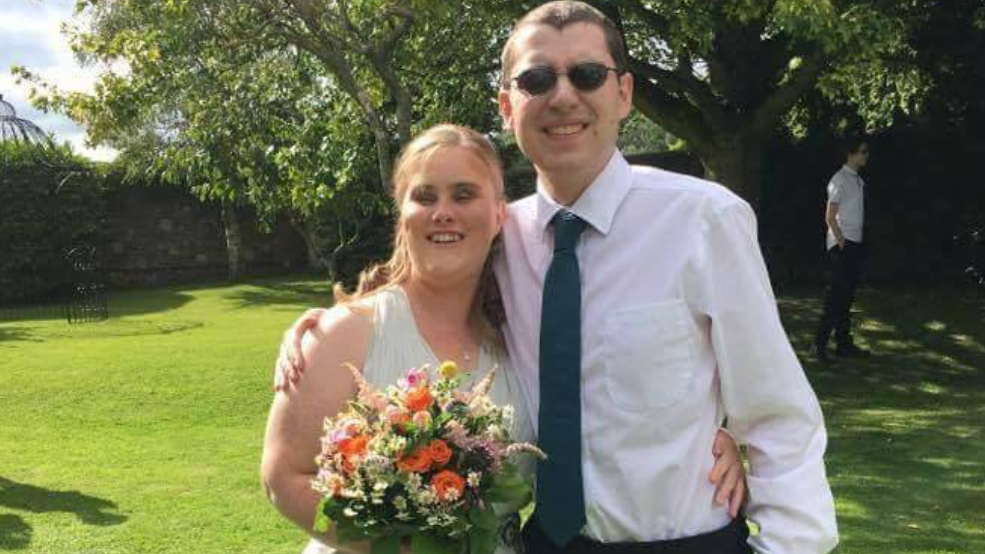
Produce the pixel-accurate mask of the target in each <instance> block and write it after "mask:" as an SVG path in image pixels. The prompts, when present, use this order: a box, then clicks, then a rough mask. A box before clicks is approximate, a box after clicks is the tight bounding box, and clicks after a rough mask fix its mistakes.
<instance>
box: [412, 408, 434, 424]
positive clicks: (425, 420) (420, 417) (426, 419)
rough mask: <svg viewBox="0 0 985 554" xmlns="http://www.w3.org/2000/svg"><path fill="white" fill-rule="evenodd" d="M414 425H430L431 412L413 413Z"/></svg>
mask: <svg viewBox="0 0 985 554" xmlns="http://www.w3.org/2000/svg"><path fill="white" fill-rule="evenodd" d="M414 425H417V426H418V427H427V426H428V425H431V414H429V413H428V412H426V411H425V412H417V413H415V414H414Z"/></svg>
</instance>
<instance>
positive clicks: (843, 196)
mask: <svg viewBox="0 0 985 554" xmlns="http://www.w3.org/2000/svg"><path fill="white" fill-rule="evenodd" d="M868 161H869V145H868V143H866V142H865V140H864V139H862V138H858V137H854V138H851V139H849V140H848V141H846V142H845V165H843V166H841V169H839V170H838V171H837V172H836V173H835V174H834V175H833V176H832V177H831V181H830V182H829V183H828V203H827V206H826V207H825V210H824V221H825V223H826V224H827V226H828V233H827V248H828V264H829V266H830V282H829V285H828V290H827V293H826V295H825V299H824V313H823V314H822V315H821V320H820V322H819V323H818V326H817V332H816V333H815V335H814V348H813V350H812V353H813V354H814V356H815V358H816V359H817V360H818V361H820V362H822V363H827V362H828V354H827V350H828V340H829V339H830V338H831V332H832V331H834V334H835V343H836V348H835V354H837V355H839V356H846V357H864V356H868V355H869V352H868V351H867V350H864V349H862V348H859V347H858V346H856V345H855V342H854V341H853V340H852V330H851V325H852V303H853V302H854V300H855V290H856V289H857V288H858V282H859V277H860V276H861V274H862V267H863V265H864V262H865V257H866V248H865V245H864V243H863V242H862V239H863V237H862V228H863V223H864V220H865V181H863V180H862V177H861V176H859V174H858V172H859V171H860V170H861V169H862V168H863V167H865V164H866V163H868Z"/></svg>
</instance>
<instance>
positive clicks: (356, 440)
mask: <svg viewBox="0 0 985 554" xmlns="http://www.w3.org/2000/svg"><path fill="white" fill-rule="evenodd" d="M368 444H369V437H367V436H366V435H358V436H355V437H352V438H348V439H342V440H341V441H339V452H341V453H342V455H343V456H345V457H346V459H349V458H352V457H355V456H363V455H365V454H366V446H367V445H368Z"/></svg>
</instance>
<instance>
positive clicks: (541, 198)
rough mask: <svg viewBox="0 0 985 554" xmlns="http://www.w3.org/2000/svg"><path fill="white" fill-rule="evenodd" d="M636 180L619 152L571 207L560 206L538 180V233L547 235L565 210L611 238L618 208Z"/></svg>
mask: <svg viewBox="0 0 985 554" xmlns="http://www.w3.org/2000/svg"><path fill="white" fill-rule="evenodd" d="M632 178H633V173H632V168H631V167H630V165H629V162H627V161H626V158H624V157H623V155H622V153H621V152H619V150H618V149H616V150H615V151H614V152H613V154H612V157H611V158H609V162H608V163H607V164H606V165H605V168H603V169H602V173H599V175H598V177H596V178H595V180H594V181H592V182H591V184H589V185H588V188H586V189H585V192H583V193H581V196H579V197H578V200H575V203H574V204H573V205H571V206H563V205H561V204H558V203H557V202H556V201H555V200H554V199H553V198H552V197H551V195H550V193H548V192H547V190H546V189H545V188H544V186H543V185H542V183H541V182H540V179H539V178H538V179H537V207H536V214H535V217H536V222H537V230H539V231H540V232H541V233H545V232H547V226H548V225H549V224H550V223H551V219H553V218H554V214H556V213H557V212H558V211H560V210H561V209H567V210H568V211H570V212H572V213H574V214H575V215H577V216H578V217H580V218H581V219H583V220H585V221H586V222H587V223H588V224H589V225H591V226H592V227H593V228H594V229H595V230H596V231H598V232H599V233H602V234H603V235H607V234H608V233H609V229H611V228H612V220H613V218H614V217H615V215H616V209H617V208H619V205H620V204H622V201H623V200H625V198H626V195H627V194H629V188H630V186H632Z"/></svg>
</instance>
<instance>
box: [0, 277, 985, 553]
mask: <svg viewBox="0 0 985 554" xmlns="http://www.w3.org/2000/svg"><path fill="white" fill-rule="evenodd" d="M326 296H327V287H326V286H324V285H321V284H318V283H316V282H314V281H297V280H283V279H281V280H266V281H259V282H254V283H252V284H247V285H240V286H235V287H192V288H189V287H183V288H166V289H157V290H145V291H132V292H127V293H122V294H117V295H115V296H113V297H112V298H111V301H110V310H111V314H112V319H110V320H109V321H106V322H102V323H93V324H85V325H77V326H69V325H68V324H66V323H65V322H64V321H51V320H33V321H31V320H28V321H15V322H2V323H0V414H2V416H0V551H15V552H25V553H31V554H34V553H51V554H90V553H91V554H115V553H128V554H129V553H134V554H143V553H169V554H210V553H217V554H219V553H222V554H225V553H253V552H256V553H261V552H262V553H265V554H268V553H269V554H279V553H284V554H298V553H299V552H300V550H301V547H302V545H303V543H304V537H303V535H302V533H301V532H300V531H297V530H295V529H293V528H292V527H291V526H290V525H289V524H287V523H285V522H284V521H283V520H282V519H281V518H280V516H279V515H278V514H277V513H276V512H275V511H274V510H273V508H272V507H270V506H269V505H268V503H267V501H266V499H265V498H264V496H263V494H262V491H261V489H260V485H259V480H258V477H257V467H258V461H259V455H260V449H261V443H262V435H263V426H264V421H265V418H266V412H267V408H268V405H269V402H270V397H271V394H270V391H269V387H270V367H271V364H272V361H273V356H274V353H275V349H276V344H277V342H278V341H279V336H280V333H281V331H282V330H283V329H284V328H285V326H286V325H287V324H288V323H289V322H290V321H291V320H293V318H294V317H295V316H296V315H297V314H298V312H299V310H300V308H302V307H304V306H309V305H313V304H323V303H324V302H325V299H326ZM814 296H815V295H814V294H813V293H810V294H801V293H791V294H785V295H783V296H782V297H781V298H782V299H781V311H782V313H783V315H784V319H785V321H786V323H787V326H788V329H789V330H790V332H791V337H792V339H793V341H794V345H795V347H796V348H797V350H798V352H800V353H801V354H804V353H806V349H807V346H808V345H809V343H810V332H811V328H812V326H813V324H814V321H815V320H816V317H817V310H818V309H819V303H818V302H817V301H816V300H815V299H814ZM859 304H860V305H859V312H860V313H859V318H860V322H861V327H862V331H861V333H860V336H859V338H860V342H862V343H863V344H865V345H867V346H869V347H871V348H872V349H873V350H875V351H876V352H877V355H876V356H875V357H873V358H872V359H870V360H866V361H862V362H851V363H844V362H841V363H837V364H833V365H831V366H830V367H826V368H822V367H819V366H816V365H813V364H810V363H808V364H807V366H806V369H807V372H808V375H809V377H810V379H811V381H812V382H813V384H814V386H815V388H816V390H817V391H818V395H819V396H820V397H821V399H822V403H823V405H824V409H825V414H826V417H827V423H828V429H829V433H830V444H829V448H828V451H829V455H828V471H829V476H830V478H831V483H832V485H833V487H834V491H835V497H836V499H837V502H838V512H839V521H840V529H841V534H842V544H841V546H840V547H839V550H838V552H841V553H851V554H855V553H860V554H861V553H865V554H868V553H872V554H890V553H892V554H897V553H927V554H930V553H959V552H960V553H973V554H980V553H983V552H985V433H983V430H985V322H983V316H985V300H983V299H982V297H981V295H978V296H975V295H973V294H970V293H955V292H944V291H942V292H939V293H934V294H928V293H927V292H925V291H919V292H914V293H903V292H893V293H890V292H886V291H872V290H866V291H863V293H862V295H861V298H860V302H859ZM764 386H768V385H764Z"/></svg>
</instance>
